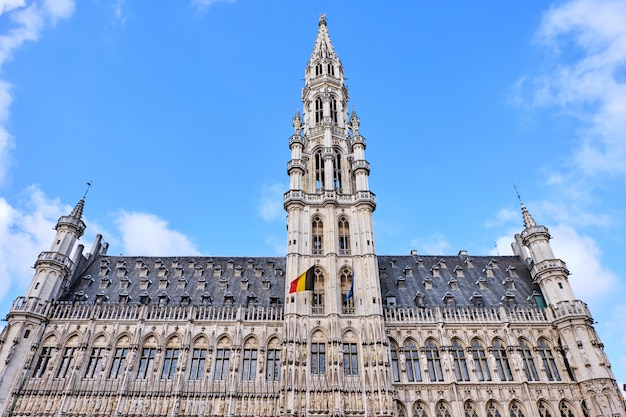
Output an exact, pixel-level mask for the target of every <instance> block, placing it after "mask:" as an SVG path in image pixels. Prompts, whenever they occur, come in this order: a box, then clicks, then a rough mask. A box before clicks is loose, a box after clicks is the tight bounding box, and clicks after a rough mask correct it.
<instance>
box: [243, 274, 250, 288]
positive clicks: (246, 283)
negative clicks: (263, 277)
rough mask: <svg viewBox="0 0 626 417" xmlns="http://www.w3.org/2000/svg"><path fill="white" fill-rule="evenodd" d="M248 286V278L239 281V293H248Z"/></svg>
mask: <svg viewBox="0 0 626 417" xmlns="http://www.w3.org/2000/svg"><path fill="white" fill-rule="evenodd" d="M249 284H250V281H248V278H246V277H243V279H242V280H241V291H248V286H249Z"/></svg>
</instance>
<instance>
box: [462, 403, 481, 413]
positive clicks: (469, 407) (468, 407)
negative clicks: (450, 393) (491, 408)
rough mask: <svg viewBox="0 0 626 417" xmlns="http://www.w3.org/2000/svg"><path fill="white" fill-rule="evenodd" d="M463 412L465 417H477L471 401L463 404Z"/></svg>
mask: <svg viewBox="0 0 626 417" xmlns="http://www.w3.org/2000/svg"><path fill="white" fill-rule="evenodd" d="M463 411H464V416H465V417H478V413H477V412H476V406H475V405H474V403H472V402H471V401H466V402H465V406H464V407H463Z"/></svg>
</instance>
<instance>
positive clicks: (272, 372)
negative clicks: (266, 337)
mask: <svg viewBox="0 0 626 417" xmlns="http://www.w3.org/2000/svg"><path fill="white" fill-rule="evenodd" d="M266 368H267V372H266V377H267V380H268V381H280V342H279V341H278V338H277V337H274V338H273V339H272V340H270V342H269V343H268V345H267V365H266Z"/></svg>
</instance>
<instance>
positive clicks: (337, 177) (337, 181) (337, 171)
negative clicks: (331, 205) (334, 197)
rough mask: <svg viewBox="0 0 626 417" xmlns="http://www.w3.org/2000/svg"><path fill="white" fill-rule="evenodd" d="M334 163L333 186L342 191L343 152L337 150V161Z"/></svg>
mask: <svg viewBox="0 0 626 417" xmlns="http://www.w3.org/2000/svg"><path fill="white" fill-rule="evenodd" d="M334 162H335V163H334V165H333V186H334V187H335V190H337V191H341V184H342V178H341V154H340V153H339V152H335V161H334Z"/></svg>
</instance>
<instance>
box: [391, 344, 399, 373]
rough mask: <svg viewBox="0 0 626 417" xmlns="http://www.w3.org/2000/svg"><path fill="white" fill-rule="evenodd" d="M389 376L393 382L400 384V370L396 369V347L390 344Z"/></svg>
mask: <svg viewBox="0 0 626 417" xmlns="http://www.w3.org/2000/svg"><path fill="white" fill-rule="evenodd" d="M390 345H391V374H392V377H393V382H400V368H399V367H398V346H397V345H396V344H395V343H394V342H391V343H390Z"/></svg>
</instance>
